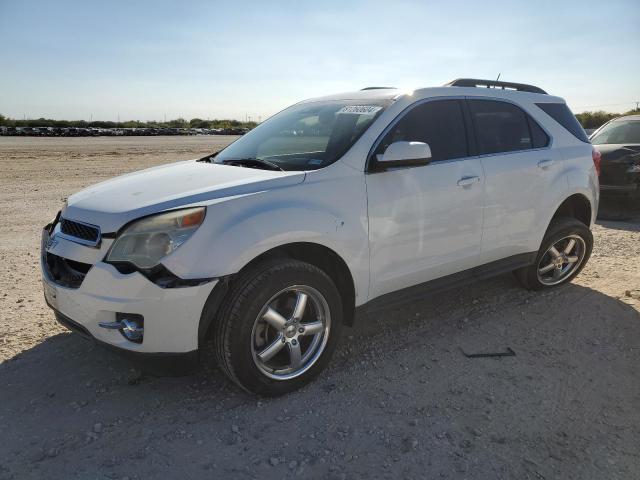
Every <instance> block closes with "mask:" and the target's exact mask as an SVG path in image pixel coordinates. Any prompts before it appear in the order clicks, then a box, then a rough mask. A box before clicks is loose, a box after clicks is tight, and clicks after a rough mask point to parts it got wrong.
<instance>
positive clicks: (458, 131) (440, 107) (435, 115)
mask: <svg viewBox="0 0 640 480" xmlns="http://www.w3.org/2000/svg"><path fill="white" fill-rule="evenodd" d="M399 141H407V142H424V143H427V144H429V147H431V159H432V160H433V161H438V160H450V159H452V158H461V157H466V156H467V135H466V131H465V126H464V119H463V116H462V108H461V105H460V102H459V101H458V100H439V101H433V102H427V103H423V104H422V105H418V106H417V107H415V108H414V109H412V110H411V111H410V112H408V113H407V114H406V115H405V116H404V117H402V119H401V120H400V121H399V122H398V123H397V124H396V125H395V126H394V127H393V128H392V129H391V130H390V131H389V133H387V134H386V135H385V137H384V139H383V140H382V142H381V143H380V146H379V147H378V149H377V150H376V153H382V152H384V151H385V150H386V148H387V147H388V146H389V145H391V144H392V143H393V142H399Z"/></svg>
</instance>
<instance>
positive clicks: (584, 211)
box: [547, 193, 593, 228]
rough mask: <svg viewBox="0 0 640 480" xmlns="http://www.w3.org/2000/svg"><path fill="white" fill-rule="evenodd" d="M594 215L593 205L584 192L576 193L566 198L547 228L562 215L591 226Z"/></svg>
mask: <svg viewBox="0 0 640 480" xmlns="http://www.w3.org/2000/svg"><path fill="white" fill-rule="evenodd" d="M592 215H593V207H592V205H591V201H590V200H589V199H588V198H587V196H586V195H583V194H582V193H574V194H573V195H570V196H568V197H567V198H565V199H564V200H563V201H562V203H560V205H558V207H557V208H556V210H555V212H554V214H553V216H552V217H551V218H550V219H549V222H548V223H547V228H548V226H549V225H551V222H553V221H554V220H555V219H557V218H560V217H570V218H575V219H576V220H578V221H580V222H582V223H584V224H585V225H586V226H587V227H590V226H591V220H592V218H593V217H592Z"/></svg>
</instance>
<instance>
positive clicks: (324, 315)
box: [251, 285, 331, 380]
mask: <svg viewBox="0 0 640 480" xmlns="http://www.w3.org/2000/svg"><path fill="white" fill-rule="evenodd" d="M330 329H331V314H330V311H329V305H328V303H327V300H326V299H325V298H324V296H323V295H322V294H321V293H320V292H319V291H318V290H316V289H315V288H312V287H309V286H306V285H293V286H291V287H287V288H285V289H283V290H281V291H280V292H278V293H276V294H275V295H274V296H273V297H271V299H270V300H269V301H268V302H267V303H266V304H265V305H264V306H263V308H262V309H261V311H260V313H259V314H258V317H257V318H256V320H255V322H254V325H253V330H252V333H251V353H252V356H253V360H254V362H255V364H256V366H257V367H258V369H259V370H260V371H261V372H262V373H263V374H264V375H266V376H267V377H269V378H272V379H274V380H290V379H292V378H295V377H298V376H300V375H302V374H303V373H305V372H306V371H307V370H309V369H310V368H311V367H312V366H313V364H314V363H315V362H316V361H317V360H318V359H319V358H320V356H321V355H322V352H323V351H324V348H325V347H326V345H327V340H328V339H329V331H330Z"/></svg>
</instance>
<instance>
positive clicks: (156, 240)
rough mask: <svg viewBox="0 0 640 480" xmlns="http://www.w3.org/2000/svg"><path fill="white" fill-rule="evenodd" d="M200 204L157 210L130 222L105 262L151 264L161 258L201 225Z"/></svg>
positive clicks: (203, 210) (151, 265)
mask: <svg viewBox="0 0 640 480" xmlns="http://www.w3.org/2000/svg"><path fill="white" fill-rule="evenodd" d="M205 210H206V209H205V208H204V207H198V208H187V209H184V210H175V211H172V212H166V213H160V214H158V215H153V216H151V217H147V218H143V219H142V220H138V221H136V222H133V223H132V224H131V225H129V226H128V227H127V228H125V229H124V231H123V232H121V233H120V234H119V235H118V237H117V238H116V241H115V242H114V244H113V245H112V246H111V250H109V253H108V254H107V258H106V261H107V262H130V263H132V264H134V265H135V266H137V267H138V268H151V267H155V266H156V265H157V264H158V263H159V262H160V260H162V258H164V257H165V256H167V255H169V254H170V253H171V252H173V251H174V250H175V249H176V248H178V247H179V246H180V245H182V244H183V243H184V242H186V241H187V240H189V238H190V237H191V235H193V234H194V233H195V231H196V230H197V229H198V227H199V226H200V225H201V224H202V221H203V220H204V214H205Z"/></svg>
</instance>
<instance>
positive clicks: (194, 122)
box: [0, 115, 257, 129]
mask: <svg viewBox="0 0 640 480" xmlns="http://www.w3.org/2000/svg"><path fill="white" fill-rule="evenodd" d="M256 125H257V123H256V122H241V121H239V120H229V119H223V120H218V119H214V120H203V119H201V118H192V119H191V120H185V119H184V118H176V119H174V120H169V121H167V122H157V121H149V122H142V121H140V120H128V121H126V122H109V121H104V120H96V121H93V122H87V121H86V120H53V119H50V118H37V119H28V120H17V119H14V118H8V117H5V116H4V115H0V126H3V127H61V128H69V127H71V128H249V129H251V128H254V127H255V126H256Z"/></svg>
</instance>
